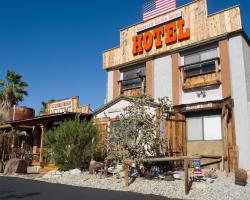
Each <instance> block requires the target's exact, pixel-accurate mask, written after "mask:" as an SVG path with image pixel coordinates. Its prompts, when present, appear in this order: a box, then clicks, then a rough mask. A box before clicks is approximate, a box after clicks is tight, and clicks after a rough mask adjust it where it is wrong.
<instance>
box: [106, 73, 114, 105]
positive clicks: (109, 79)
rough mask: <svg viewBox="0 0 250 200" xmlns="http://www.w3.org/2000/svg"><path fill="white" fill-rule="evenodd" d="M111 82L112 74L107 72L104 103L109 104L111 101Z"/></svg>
mask: <svg viewBox="0 0 250 200" xmlns="http://www.w3.org/2000/svg"><path fill="white" fill-rule="evenodd" d="M113 80H114V72H113V71H108V72H107V96H106V102H109V101H111V100H112V99H113Z"/></svg>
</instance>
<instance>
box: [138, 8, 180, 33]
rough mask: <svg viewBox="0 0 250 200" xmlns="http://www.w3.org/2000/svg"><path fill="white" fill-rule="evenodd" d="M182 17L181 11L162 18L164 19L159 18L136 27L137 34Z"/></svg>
mask: <svg viewBox="0 0 250 200" xmlns="http://www.w3.org/2000/svg"><path fill="white" fill-rule="evenodd" d="M180 17H182V12H181V11H177V12H174V13H170V14H168V15H165V16H162V17H158V18H156V19H154V20H153V21H149V22H146V23H144V24H143V25H138V26H137V27H136V32H137V33H139V32H142V31H144V30H147V29H151V28H153V27H155V26H159V25H161V24H164V23H166V22H169V21H171V20H174V19H178V18H180Z"/></svg>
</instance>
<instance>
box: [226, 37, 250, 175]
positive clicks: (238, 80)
mask: <svg viewBox="0 0 250 200" xmlns="http://www.w3.org/2000/svg"><path fill="white" fill-rule="evenodd" d="M244 45H245V44H244V41H243V37H242V36H235V37H232V38H230V39H229V58H230V70H231V82H232V97H233V99H234V104H235V105H234V111H235V131H236V143H237V145H238V147H239V167H241V168H244V169H247V170H250V159H249V152H250V127H249V107H248V98H247V83H248V81H249V80H248V78H247V80H246V77H248V76H247V73H246V70H245V69H246V66H247V59H244V54H245V55H247V51H246V50H247V49H245V47H243V46H244ZM248 56H249V53H248Z"/></svg>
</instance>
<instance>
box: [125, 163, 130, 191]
mask: <svg viewBox="0 0 250 200" xmlns="http://www.w3.org/2000/svg"><path fill="white" fill-rule="evenodd" d="M124 168H125V169H124V170H125V175H124V181H125V187H128V184H129V182H128V163H127V162H124Z"/></svg>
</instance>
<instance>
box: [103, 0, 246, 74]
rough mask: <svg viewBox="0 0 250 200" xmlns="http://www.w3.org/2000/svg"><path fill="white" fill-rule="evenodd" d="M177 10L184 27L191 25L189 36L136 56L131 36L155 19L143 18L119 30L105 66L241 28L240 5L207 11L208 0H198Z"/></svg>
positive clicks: (104, 60)
mask: <svg viewBox="0 0 250 200" xmlns="http://www.w3.org/2000/svg"><path fill="white" fill-rule="evenodd" d="M178 11H181V12H182V18H183V19H184V20H185V27H188V28H189V29H190V39H189V40H185V41H181V42H177V43H174V44H170V45H163V46H162V48H158V49H157V48H156V47H155V46H153V48H152V49H151V51H149V52H146V51H144V52H143V54H140V55H137V56H134V55H133V53H132V49H133V41H132V37H133V36H134V35H136V34H137V31H136V29H137V26H138V25H143V24H146V23H150V22H151V21H153V20H154V19H152V20H149V21H146V22H141V23H138V24H135V25H132V26H130V27H127V28H124V29H122V30H121V31H120V36H121V43H120V46H119V47H117V48H114V49H111V50H107V51H105V52H104V53H103V68H104V69H105V70H106V69H110V68H114V67H116V66H121V65H129V64H132V63H135V62H140V61H142V60H143V59H144V60H145V59H149V58H151V57H152V56H155V55H160V54H162V53H166V52H174V51H178V49H179V48H181V47H185V46H186V47H187V46H189V45H193V44H196V43H199V42H201V41H206V40H211V39H213V38H216V37H218V36H220V35H223V34H227V33H232V32H237V31H240V30H242V24H241V15H240V7H239V6H235V7H232V8H228V9H225V10H222V11H220V12H217V13H214V14H212V15H208V9H207V1H206V0H195V1H192V2H191V3H189V4H186V5H184V6H182V7H180V8H177V9H176V10H175V12H178Z"/></svg>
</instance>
